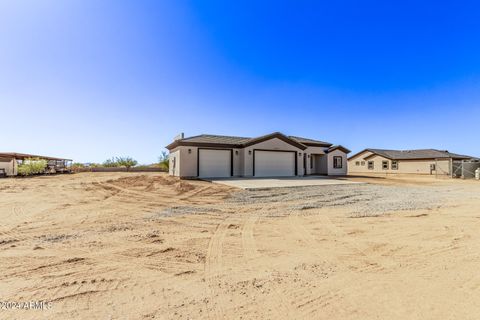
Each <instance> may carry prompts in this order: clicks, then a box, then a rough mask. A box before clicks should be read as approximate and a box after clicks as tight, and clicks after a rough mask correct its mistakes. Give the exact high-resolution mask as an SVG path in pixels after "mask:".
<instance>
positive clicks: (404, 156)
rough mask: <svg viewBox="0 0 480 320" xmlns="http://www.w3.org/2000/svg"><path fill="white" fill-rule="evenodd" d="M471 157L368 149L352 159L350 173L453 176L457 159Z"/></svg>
mask: <svg viewBox="0 0 480 320" xmlns="http://www.w3.org/2000/svg"><path fill="white" fill-rule="evenodd" d="M471 159H474V157H470V156H465V155H460V154H455V153H451V152H448V151H446V150H436V149H419V150H384V149H365V150H363V151H361V152H359V153H357V154H354V155H353V156H351V157H350V158H349V159H348V173H349V174H365V173H367V174H381V173H383V174H385V173H392V174H399V173H404V174H425V175H450V174H451V172H452V169H451V168H452V162H453V161H459V160H471Z"/></svg>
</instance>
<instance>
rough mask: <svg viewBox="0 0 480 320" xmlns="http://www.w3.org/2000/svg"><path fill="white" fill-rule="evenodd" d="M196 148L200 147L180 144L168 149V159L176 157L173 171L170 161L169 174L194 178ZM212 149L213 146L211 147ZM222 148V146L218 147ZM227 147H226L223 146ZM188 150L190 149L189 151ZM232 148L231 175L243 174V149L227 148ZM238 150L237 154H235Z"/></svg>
mask: <svg viewBox="0 0 480 320" xmlns="http://www.w3.org/2000/svg"><path fill="white" fill-rule="evenodd" d="M198 149H202V148H201V147H200V148H198V147H186V146H180V147H177V148H175V149H173V150H172V151H170V161H172V157H176V158H177V167H176V170H175V172H172V167H171V165H172V162H170V169H169V174H170V175H175V176H179V177H184V178H194V177H197V175H198V172H197V170H198V166H197V162H198ZM211 149H214V148H211ZM218 149H224V148H218ZM225 149H228V148H225ZM188 150H191V151H190V153H189V152H188ZM228 150H233V176H242V175H243V149H228ZM237 151H238V154H237Z"/></svg>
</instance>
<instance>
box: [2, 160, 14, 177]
mask: <svg viewBox="0 0 480 320" xmlns="http://www.w3.org/2000/svg"><path fill="white" fill-rule="evenodd" d="M0 169H5V173H6V174H7V176H15V175H17V162H16V161H15V159H0Z"/></svg>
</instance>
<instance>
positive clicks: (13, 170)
mask: <svg viewBox="0 0 480 320" xmlns="http://www.w3.org/2000/svg"><path fill="white" fill-rule="evenodd" d="M29 158H39V159H44V160H47V163H48V164H47V168H46V169H47V171H48V172H64V171H67V167H68V165H69V163H70V162H71V161H72V160H70V159H62V158H54V157H45V156H38V155H34V154H25V153H16V152H0V176H1V175H2V174H3V173H5V175H6V176H16V175H17V173H18V165H19V164H21V163H22V162H23V161H24V160H25V159H29Z"/></svg>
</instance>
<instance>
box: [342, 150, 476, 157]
mask: <svg viewBox="0 0 480 320" xmlns="http://www.w3.org/2000/svg"><path fill="white" fill-rule="evenodd" d="M364 151H370V152H372V153H374V154H376V155H379V156H382V157H385V158H388V159H392V160H415V159H450V158H452V159H474V158H475V157H471V156H466V155H461V154H456V153H451V152H448V151H447V150H437V149H417V150H386V149H365V150H363V151H362V152H360V153H363V152H364ZM360 153H357V154H356V155H354V156H352V157H351V158H353V157H355V156H357V155H359V154H360ZM367 158H368V157H367Z"/></svg>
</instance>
